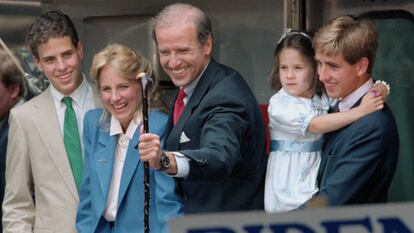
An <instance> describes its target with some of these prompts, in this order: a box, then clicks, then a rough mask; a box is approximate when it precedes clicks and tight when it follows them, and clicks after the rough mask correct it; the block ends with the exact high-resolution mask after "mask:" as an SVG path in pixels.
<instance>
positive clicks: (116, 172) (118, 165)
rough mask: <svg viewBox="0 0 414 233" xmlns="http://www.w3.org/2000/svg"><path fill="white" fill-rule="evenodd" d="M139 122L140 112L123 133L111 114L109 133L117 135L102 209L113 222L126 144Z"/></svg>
mask: <svg viewBox="0 0 414 233" xmlns="http://www.w3.org/2000/svg"><path fill="white" fill-rule="evenodd" d="M137 112H140V111H137ZM141 122H142V117H141V114H135V118H134V119H133V120H132V121H131V122H130V123H129V125H128V128H127V130H126V132H125V134H124V132H123V130H122V126H121V123H120V122H119V121H118V120H117V119H116V118H115V117H114V116H111V126H110V131H109V135H111V136H114V135H118V143H117V145H116V148H115V155H114V156H115V159H114V166H113V170H112V180H111V185H110V186H109V193H108V199H107V200H106V207H105V211H104V217H105V219H106V220H107V221H108V222H114V221H115V219H116V212H117V209H118V196H119V186H120V185H121V177H122V170H123V168H124V161H125V157H126V153H127V151H128V145H129V142H130V141H131V139H132V137H133V136H134V133H135V131H136V130H137V129H138V127H140V125H141ZM137 156H138V155H137Z"/></svg>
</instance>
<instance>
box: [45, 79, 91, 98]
mask: <svg viewBox="0 0 414 233" xmlns="http://www.w3.org/2000/svg"><path fill="white" fill-rule="evenodd" d="M88 90H89V84H88V81H87V80H86V78H85V76H84V75H83V74H82V83H81V85H79V87H78V88H76V90H75V91H74V92H72V93H71V94H70V95H69V96H70V97H71V98H72V100H73V102H75V103H76V104H77V105H78V106H83V104H84V101H85V99H86V96H87V94H88ZM50 92H51V94H52V97H53V99H54V100H55V101H56V102H57V103H59V102H62V98H63V97H65V95H63V94H62V93H60V92H59V91H58V90H57V89H56V88H55V87H54V86H53V85H52V84H50Z"/></svg>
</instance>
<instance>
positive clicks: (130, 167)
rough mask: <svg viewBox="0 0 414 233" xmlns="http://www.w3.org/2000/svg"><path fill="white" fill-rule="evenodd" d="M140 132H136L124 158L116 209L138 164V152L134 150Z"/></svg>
mask: <svg viewBox="0 0 414 233" xmlns="http://www.w3.org/2000/svg"><path fill="white" fill-rule="evenodd" d="M139 134H140V130H139V129H138V130H136V131H135V133H134V137H133V138H132V140H131V141H130V142H129V144H130V145H129V146H128V151H127V154H126V157H125V163H124V168H123V169H122V176H121V184H120V186H119V196H118V208H119V205H120V203H121V202H122V199H123V198H124V196H125V193H126V191H127V190H128V186H129V185H130V184H131V180H132V177H133V176H134V173H135V172H136V170H137V166H138V165H139V163H140V160H139V154H138V150H137V149H136V148H135V145H137V144H138V139H139Z"/></svg>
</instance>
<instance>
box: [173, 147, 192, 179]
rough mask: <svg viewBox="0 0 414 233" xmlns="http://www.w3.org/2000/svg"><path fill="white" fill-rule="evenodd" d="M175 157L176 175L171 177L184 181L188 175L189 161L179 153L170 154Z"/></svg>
mask: <svg viewBox="0 0 414 233" xmlns="http://www.w3.org/2000/svg"><path fill="white" fill-rule="evenodd" d="M171 153H173V154H174V156H175V161H176V162H177V174H175V175H173V177H180V178H184V179H186V178H187V176H188V174H189V173H190V163H189V159H188V158H187V157H185V155H183V154H181V153H180V152H171Z"/></svg>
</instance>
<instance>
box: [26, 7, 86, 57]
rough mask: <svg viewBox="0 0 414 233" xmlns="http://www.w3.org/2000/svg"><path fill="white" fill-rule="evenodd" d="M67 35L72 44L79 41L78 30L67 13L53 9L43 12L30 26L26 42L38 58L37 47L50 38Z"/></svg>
mask: <svg viewBox="0 0 414 233" xmlns="http://www.w3.org/2000/svg"><path fill="white" fill-rule="evenodd" d="M64 36H69V37H70V38H71V40H72V43H73V45H74V46H75V47H76V46H77V45H78V43H79V38H78V32H77V31H76V28H75V26H74V24H73V22H72V20H71V19H70V18H69V16H68V15H66V14H63V13H62V12H61V11H58V10H54V11H49V12H45V13H43V14H42V15H40V17H39V18H38V19H37V20H36V21H35V22H34V23H33V24H32V25H31V26H30V29H29V33H28V35H27V38H26V39H27V43H28V44H29V46H30V49H31V50H32V53H33V55H34V56H35V57H36V58H39V53H38V48H39V46H40V45H42V44H44V43H46V42H47V41H48V40H49V39H50V38H56V37H64Z"/></svg>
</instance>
